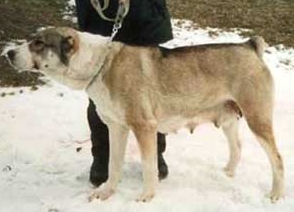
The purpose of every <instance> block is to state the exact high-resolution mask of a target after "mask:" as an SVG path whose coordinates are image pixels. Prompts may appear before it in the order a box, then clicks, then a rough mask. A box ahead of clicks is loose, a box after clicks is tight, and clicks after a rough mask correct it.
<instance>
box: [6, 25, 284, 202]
mask: <svg viewBox="0 0 294 212" xmlns="http://www.w3.org/2000/svg"><path fill="white" fill-rule="evenodd" d="M108 41H109V38H107V37H102V36H100V35H93V34H89V33H85V32H79V31H77V30H74V29H71V28H49V29H45V30H42V31H40V32H38V33H37V34H36V36H35V37H34V38H33V39H32V40H31V41H29V42H26V43H24V44H22V45H19V46H18V47H17V48H15V49H12V50H10V51H8V52H7V54H6V55H7V57H8V59H9V60H10V61H11V64H12V65H13V66H14V67H15V68H17V69H21V70H37V71H40V72H42V73H43V74H45V75H47V76H49V77H51V78H52V79H54V80H56V81H58V82H60V83H62V84H64V85H66V86H68V87H70V88H72V89H79V90H83V89H84V90H85V91H86V92H87V94H88V95H89V97H90V98H91V99H92V100H93V101H94V103H95V105H96V107H97V112H98V113H99V114H100V115H101V118H102V120H103V121H104V122H105V123H106V124H107V126H108V128H109V133H110V161H109V179H108V180H107V182H106V183H105V184H104V185H103V186H102V187H101V188H97V189H95V190H94V191H93V193H92V194H91V195H90V200H92V199H95V198H100V199H102V200H105V199H107V198H109V197H110V196H111V195H113V194H114V193H115V191H116V188H117V184H118V182H119V179H120V174H121V170H122V164H123V157H124V154H125V148H126V141H127V136H128V133H129V131H130V130H132V131H133V132H134V134H135V136H136V138H137V141H138V144H139V147H140V151H141V158H142V165H143V185H144V186H143V193H142V194H141V195H140V196H139V197H138V199H137V200H138V201H143V202H145V201H150V200H151V199H152V198H153V196H154V195H155V187H156V184H157V171H158V170H157V158H156V157H157V154H156V151H157V146H156V145H157V143H156V140H155V138H156V132H157V131H159V132H162V133H169V132H173V131H175V130H177V129H179V128H181V127H188V128H189V129H190V130H191V131H192V130H193V129H194V128H195V127H196V126H197V125H198V124H201V123H204V122H213V123H214V124H215V125H216V126H217V127H220V128H221V129H222V130H223V131H224V133H225V135H226V137H227V140H228V143H229V148H230V159H229V162H228V164H227V166H226V167H225V171H226V173H227V175H228V176H233V175H234V172H235V169H236V166H237V165H238V163H239V160H240V153H241V144H240V141H239V137H238V119H239V118H240V117H241V116H242V115H244V117H245V119H246V121H247V123H248V126H249V128H250V129H251V131H252V132H253V133H254V134H255V136H256V138H257V140H258V141H259V143H260V144H261V146H262V147H263V149H264V150H265V152H266V154H267V156H268V159H269V161H270V164H271V168H272V175H273V183H272V190H271V192H270V194H269V197H270V199H271V201H272V202H276V201H277V200H279V199H280V198H281V197H282V196H283V191H284V170H283V162H282V158H281V156H280V154H279V152H278V149H277V146H276V144H275V138H274V133H273V123H272V119H273V115H272V114H273V96H274V94H273V90H274V89H273V86H274V82H273V79H272V76H271V73H270V71H269V69H268V68H267V66H266V64H265V62H264V61H263V59H262V54H263V51H264V47H265V42H264V40H263V38H262V37H252V38H250V39H249V40H248V41H246V42H243V43H239V44H208V45H198V46H191V47H179V48H176V49H166V48H163V47H160V48H159V47H157V46H148V47H147V46H145V47H143V46H131V45H126V44H123V43H120V42H108Z"/></svg>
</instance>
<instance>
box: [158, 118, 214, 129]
mask: <svg viewBox="0 0 294 212" xmlns="http://www.w3.org/2000/svg"><path fill="white" fill-rule="evenodd" d="M209 121H210V120H209V119H206V118H204V117H192V118H185V117H182V116H180V115H179V116H172V117H168V118H164V119H161V120H159V121H158V127H157V130H158V131H159V132H161V133H170V132H173V133H175V132H177V130H179V129H181V128H187V129H188V130H190V131H193V130H194V128H195V127H196V126H197V125H199V124H202V123H205V122H209Z"/></svg>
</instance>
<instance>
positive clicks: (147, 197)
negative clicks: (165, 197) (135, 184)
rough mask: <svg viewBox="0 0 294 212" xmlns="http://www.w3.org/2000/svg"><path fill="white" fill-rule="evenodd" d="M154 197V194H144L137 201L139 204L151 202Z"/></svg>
mask: <svg viewBox="0 0 294 212" xmlns="http://www.w3.org/2000/svg"><path fill="white" fill-rule="evenodd" d="M153 197H154V192H144V193H143V194H141V195H140V196H139V197H138V198H137V199H136V201H137V202H150V201H151V200H152V198H153Z"/></svg>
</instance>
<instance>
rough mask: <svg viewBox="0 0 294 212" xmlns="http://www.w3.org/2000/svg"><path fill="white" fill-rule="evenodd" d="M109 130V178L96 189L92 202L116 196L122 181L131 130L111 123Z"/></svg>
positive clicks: (91, 197)
mask: <svg viewBox="0 0 294 212" xmlns="http://www.w3.org/2000/svg"><path fill="white" fill-rule="evenodd" d="M107 126H108V129H109V138H110V139H109V140H110V141H109V145H110V146H109V153H110V154H109V165H108V168H109V178H108V180H107V181H106V183H105V184H103V185H102V186H101V187H99V188H97V189H95V190H94V191H93V192H92V194H91V195H90V197H89V200H90V201H92V200H93V199H95V198H99V199H101V200H106V199H108V198H109V197H110V196H111V195H113V194H114V192H115V190H116V188H117V184H118V182H119V179H120V175H121V170H122V165H123V160H124V155H125V149H126V143H127V137H128V133H129V128H128V127H126V126H123V125H120V124H116V123H111V124H109V123H108V124H107Z"/></svg>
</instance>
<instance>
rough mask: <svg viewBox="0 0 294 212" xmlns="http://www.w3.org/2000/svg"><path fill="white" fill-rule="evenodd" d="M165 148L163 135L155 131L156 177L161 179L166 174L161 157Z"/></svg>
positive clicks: (164, 164)
mask: <svg viewBox="0 0 294 212" xmlns="http://www.w3.org/2000/svg"><path fill="white" fill-rule="evenodd" d="M165 148H166V139H165V135H164V134H161V133H157V154H158V157H157V159H158V178H159V180H163V179H165V178H166V177H167V175H168V167H167V164H166V162H165V160H164V158H163V153H164V151H165Z"/></svg>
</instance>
